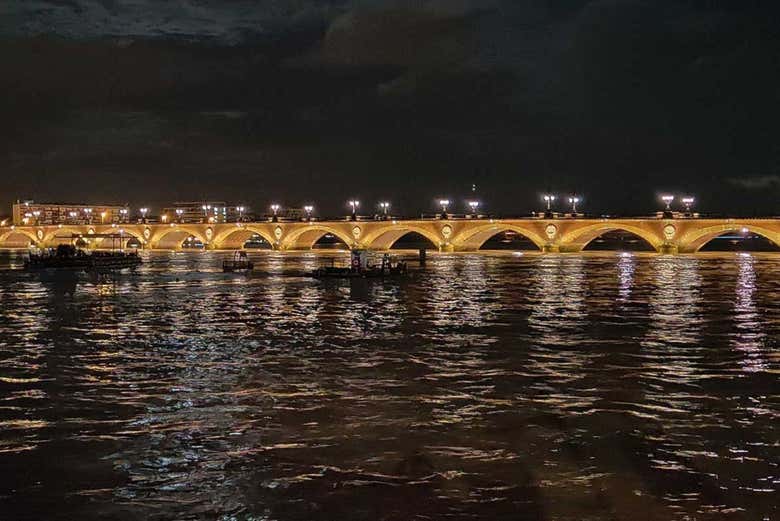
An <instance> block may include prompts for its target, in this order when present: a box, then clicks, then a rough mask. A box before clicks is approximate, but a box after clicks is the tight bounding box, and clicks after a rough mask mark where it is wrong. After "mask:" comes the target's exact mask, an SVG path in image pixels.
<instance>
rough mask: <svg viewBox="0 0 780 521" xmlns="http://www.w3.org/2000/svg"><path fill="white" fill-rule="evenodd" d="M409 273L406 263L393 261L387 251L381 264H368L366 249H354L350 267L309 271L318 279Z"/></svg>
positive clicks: (323, 267) (392, 275) (387, 275)
mask: <svg viewBox="0 0 780 521" xmlns="http://www.w3.org/2000/svg"><path fill="white" fill-rule="evenodd" d="M406 274H407V269H406V263H405V262H396V263H395V264H393V263H392V261H391V260H390V256H389V255H388V254H387V253H385V254H384V255H383V256H382V263H381V264H380V265H379V266H372V265H369V264H368V261H367V257H366V252H365V251H364V250H353V251H352V262H351V263H350V266H348V267H340V266H333V265H331V266H321V267H319V268H317V269H315V270H314V271H312V272H310V273H309V276H311V277H314V278H317V279H326V278H334V279H353V278H362V279H365V278H385V277H399V276H404V275H406Z"/></svg>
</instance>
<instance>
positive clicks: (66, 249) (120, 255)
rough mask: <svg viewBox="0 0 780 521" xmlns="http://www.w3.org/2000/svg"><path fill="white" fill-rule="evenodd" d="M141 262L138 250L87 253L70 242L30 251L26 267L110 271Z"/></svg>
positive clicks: (133, 266) (33, 268) (32, 269)
mask: <svg viewBox="0 0 780 521" xmlns="http://www.w3.org/2000/svg"><path fill="white" fill-rule="evenodd" d="M141 263H142V261H141V257H140V256H139V255H138V254H137V253H136V252H122V251H110V252H109V251H95V252H92V253H87V252H85V251H84V250H80V249H78V248H76V247H75V246H72V245H70V244H60V245H59V246H57V248H54V249H49V250H44V251H42V252H40V253H30V255H29V257H28V258H27V260H25V262H24V269H26V270H28V271H39V270H71V271H109V270H121V269H125V268H135V267H136V266H139V265H140V264H141Z"/></svg>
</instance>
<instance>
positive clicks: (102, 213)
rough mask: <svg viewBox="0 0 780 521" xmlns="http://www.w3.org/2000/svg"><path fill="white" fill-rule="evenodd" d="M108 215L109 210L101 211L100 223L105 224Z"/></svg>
mask: <svg viewBox="0 0 780 521" xmlns="http://www.w3.org/2000/svg"><path fill="white" fill-rule="evenodd" d="M106 215H107V212H106V211H105V210H104V211H102V212H100V224H105V223H106Z"/></svg>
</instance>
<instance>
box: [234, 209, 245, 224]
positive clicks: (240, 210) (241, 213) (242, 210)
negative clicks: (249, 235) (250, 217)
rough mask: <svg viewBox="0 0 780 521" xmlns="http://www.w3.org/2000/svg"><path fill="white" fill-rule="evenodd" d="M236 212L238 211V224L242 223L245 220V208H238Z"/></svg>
mask: <svg viewBox="0 0 780 521" xmlns="http://www.w3.org/2000/svg"><path fill="white" fill-rule="evenodd" d="M236 210H237V211H238V222H241V221H243V220H244V210H246V208H244V207H243V206H236Z"/></svg>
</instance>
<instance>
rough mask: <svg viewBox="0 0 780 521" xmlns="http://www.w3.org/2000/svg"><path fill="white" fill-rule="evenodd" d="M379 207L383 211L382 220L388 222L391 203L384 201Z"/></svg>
mask: <svg viewBox="0 0 780 521" xmlns="http://www.w3.org/2000/svg"><path fill="white" fill-rule="evenodd" d="M379 207H380V208H381V209H382V220H383V221H386V220H387V211H388V210H389V209H390V203H388V202H386V201H382V202H381V203H379Z"/></svg>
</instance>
